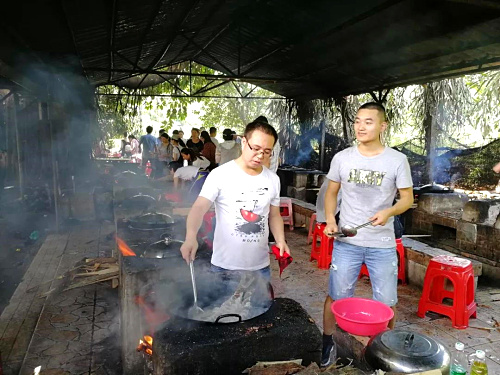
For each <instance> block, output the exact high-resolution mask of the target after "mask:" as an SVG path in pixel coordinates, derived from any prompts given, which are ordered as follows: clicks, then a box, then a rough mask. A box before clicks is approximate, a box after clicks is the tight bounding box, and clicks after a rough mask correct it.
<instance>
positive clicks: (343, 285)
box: [321, 103, 413, 367]
mask: <svg viewBox="0 0 500 375" xmlns="http://www.w3.org/2000/svg"><path fill="white" fill-rule="evenodd" d="M386 127H387V122H386V119H385V109H384V107H383V106H382V105H380V104H378V103H367V104H364V105H362V106H361V107H360V109H359V110H358V113H357V115H356V120H355V123H354V130H355V133H356V139H357V141H358V145H357V146H354V147H350V148H348V149H346V150H343V151H341V152H339V153H337V154H336V155H335V156H334V158H333V160H332V163H331V166H330V171H329V172H328V175H327V178H328V179H329V180H330V181H329V183H328V188H327V191H326V194H325V215H326V228H325V234H326V235H329V236H331V235H332V234H333V233H334V232H337V231H338V230H339V228H340V227H342V226H344V225H351V226H353V227H355V226H357V225H360V224H363V223H365V222H368V221H373V222H372V225H369V226H367V227H365V228H361V229H359V230H358V234H357V235H356V236H355V237H350V238H347V237H339V238H337V239H336V240H335V243H334V250H333V254H332V264H331V266H330V280H329V290H328V296H327V298H326V300H325V306H324V312H323V352H322V358H321V365H322V366H324V367H326V366H329V365H330V364H331V363H332V362H333V361H334V360H335V357H336V350H335V348H336V347H335V344H334V342H333V338H332V334H333V332H334V330H335V323H336V322H335V316H334V315H333V313H332V312H331V310H330V305H331V304H332V302H333V301H334V300H337V299H341V298H350V297H352V296H353V295H354V288H355V286H356V281H357V278H358V274H359V271H360V269H361V266H362V264H363V263H365V264H366V266H367V268H368V271H369V273H370V281H371V283H372V290H373V299H375V300H378V301H380V302H382V303H385V304H386V305H388V306H391V307H392V308H393V310H395V305H396V303H397V276H398V275H397V270H398V267H397V262H398V260H397V255H396V247H395V246H396V244H395V238H394V237H395V236H394V224H393V221H394V218H393V217H394V216H395V215H399V214H401V213H403V212H405V211H406V210H407V209H408V208H410V207H411V205H412V203H413V189H412V185H413V183H412V180H411V174H410V167H409V164H408V161H407V159H406V156H405V155H403V154H402V153H400V152H398V151H396V150H393V149H391V148H389V147H385V146H384V145H383V144H382V142H381V140H380V138H381V134H382V133H383V131H384V130H385V129H386ZM341 187H342V208H341V210H340V220H339V223H337V222H336V220H335V217H334V212H335V208H336V206H337V199H338V198H337V195H338V192H339V190H340V188H341ZM398 191H399V195H400V199H399V201H398V202H397V203H396V204H394V205H393V202H394V198H395V196H396V193H397V192H398ZM394 322H395V318H393V319H392V320H391V322H389V328H393V326H394Z"/></svg>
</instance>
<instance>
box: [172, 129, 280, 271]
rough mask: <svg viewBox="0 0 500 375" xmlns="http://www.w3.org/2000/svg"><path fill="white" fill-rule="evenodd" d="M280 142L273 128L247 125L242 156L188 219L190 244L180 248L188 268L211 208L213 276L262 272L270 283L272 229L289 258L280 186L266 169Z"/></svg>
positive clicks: (209, 185)
mask: <svg viewBox="0 0 500 375" xmlns="http://www.w3.org/2000/svg"><path fill="white" fill-rule="evenodd" d="M276 139H277V134H276V130H274V128H273V127H272V126H271V125H269V124H267V123H258V122H253V123H250V124H248V125H247V127H246V129H245V133H244V137H243V138H242V154H241V156H240V157H239V158H238V159H235V160H233V161H230V162H228V163H226V164H224V165H222V166H220V167H218V168H215V169H214V170H213V171H212V172H211V173H210V174H209V176H208V177H207V180H206V181H205V184H204V185H203V188H202V190H201V192H200V195H199V197H198V199H197V200H196V201H195V202H194V204H193V207H192V209H191V211H190V212H189V215H188V218H187V229H186V240H185V242H184V244H183V245H182V247H181V252H182V257H183V258H184V259H185V260H186V262H190V261H191V260H194V258H195V256H196V251H197V249H198V242H197V240H196V235H197V233H198V230H199V228H200V226H201V223H202V219H203V215H204V214H205V213H206V212H207V211H208V210H209V209H210V207H211V206H212V203H214V204H215V213H216V220H217V225H216V228H215V234H214V246H213V248H214V250H213V255H212V269H213V270H214V271H259V272H260V273H261V274H262V275H263V276H264V277H265V278H266V279H268V280H269V279H270V269H269V247H268V234H269V229H271V232H272V233H273V235H274V238H275V241H276V246H278V247H279V249H280V253H281V254H283V252H285V251H286V252H287V253H290V250H289V248H288V246H287V244H286V242H285V234H284V228H283V219H282V218H281V215H280V207H279V206H280V196H279V193H280V181H279V178H278V176H277V175H276V174H275V173H272V172H271V171H269V169H267V168H266V167H265V166H264V164H265V162H266V161H267V160H268V158H269V157H270V156H271V153H272V150H273V146H274V142H276Z"/></svg>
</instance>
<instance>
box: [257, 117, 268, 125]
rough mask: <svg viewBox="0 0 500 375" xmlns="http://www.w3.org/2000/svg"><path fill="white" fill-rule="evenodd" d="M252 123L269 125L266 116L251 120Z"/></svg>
mask: <svg viewBox="0 0 500 375" xmlns="http://www.w3.org/2000/svg"><path fill="white" fill-rule="evenodd" d="M253 122H265V123H266V124H269V121H267V117H266V116H259V117H257V118H256V119H255V120H253Z"/></svg>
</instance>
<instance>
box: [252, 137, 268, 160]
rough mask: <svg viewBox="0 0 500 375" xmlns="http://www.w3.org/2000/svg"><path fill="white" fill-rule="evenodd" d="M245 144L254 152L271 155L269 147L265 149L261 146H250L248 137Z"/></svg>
mask: <svg viewBox="0 0 500 375" xmlns="http://www.w3.org/2000/svg"><path fill="white" fill-rule="evenodd" d="M247 145H248V148H249V149H250V150H251V151H253V152H254V154H261V153H262V154H264V155H266V156H271V154H272V152H273V150H272V149H270V148H265V149H261V148H258V147H252V146H251V145H250V142H248V139H247Z"/></svg>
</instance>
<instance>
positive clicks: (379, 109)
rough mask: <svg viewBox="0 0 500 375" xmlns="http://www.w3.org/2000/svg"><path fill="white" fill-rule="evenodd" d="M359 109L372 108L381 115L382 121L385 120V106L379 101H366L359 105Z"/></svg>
mask: <svg viewBox="0 0 500 375" xmlns="http://www.w3.org/2000/svg"><path fill="white" fill-rule="evenodd" d="M360 109H374V110H376V111H377V112H378V113H379V114H380V115H382V122H384V121H387V116H386V114H385V108H384V106H383V105H382V104H380V103H377V102H368V103H365V104H363V105H362V106H361V107H359V109H358V111H359V110H360Z"/></svg>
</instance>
